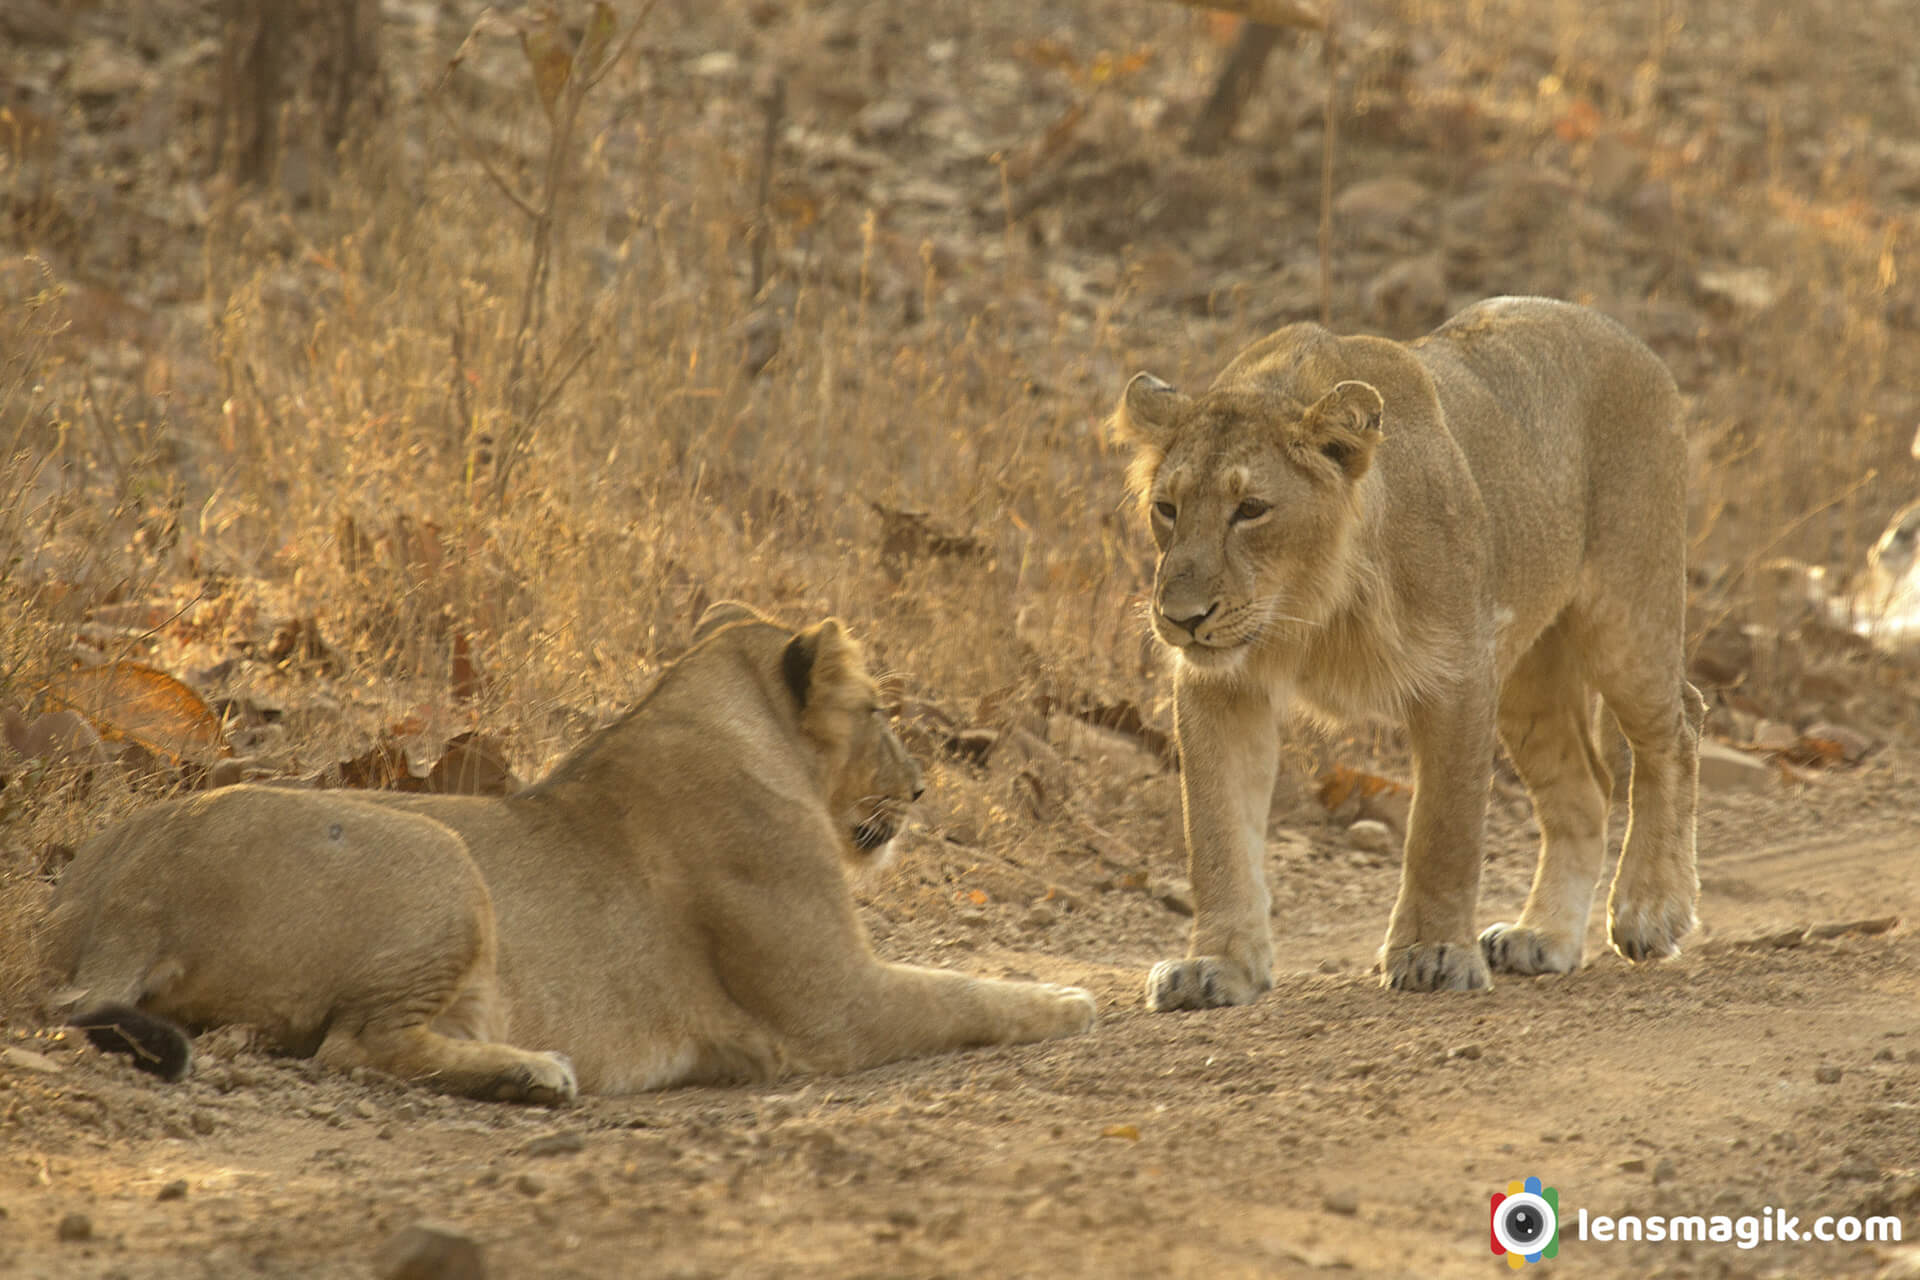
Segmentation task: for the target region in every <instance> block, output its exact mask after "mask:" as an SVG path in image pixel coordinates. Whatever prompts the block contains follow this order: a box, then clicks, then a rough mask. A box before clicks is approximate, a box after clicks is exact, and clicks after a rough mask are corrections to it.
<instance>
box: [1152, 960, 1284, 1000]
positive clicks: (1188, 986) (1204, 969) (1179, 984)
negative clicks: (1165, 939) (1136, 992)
mask: <svg viewBox="0 0 1920 1280" xmlns="http://www.w3.org/2000/svg"><path fill="white" fill-rule="evenodd" d="M1272 986H1273V978H1272V976H1271V975H1270V974H1266V973H1262V974H1258V975H1255V974H1250V973H1248V972H1247V970H1246V967H1245V966H1243V965H1240V964H1237V963H1235V962H1234V961H1232V960H1229V959H1227V958H1226V957H1225V956H1189V957H1188V958H1187V959H1185V960H1162V961H1161V962H1160V963H1159V964H1157V965H1155V966H1153V969H1152V971H1151V972H1149V973H1148V974H1147V1008H1149V1009H1153V1010H1155V1011H1157V1012H1161V1013H1164V1012H1166V1011H1168V1010H1171V1009H1218V1008H1220V1007H1221V1006H1223V1005H1230V1004H1251V1003H1253V1001H1254V1000H1256V999H1258V998H1259V996H1260V993H1261V992H1263V991H1266V990H1267V989H1269V988H1270V987H1272Z"/></svg>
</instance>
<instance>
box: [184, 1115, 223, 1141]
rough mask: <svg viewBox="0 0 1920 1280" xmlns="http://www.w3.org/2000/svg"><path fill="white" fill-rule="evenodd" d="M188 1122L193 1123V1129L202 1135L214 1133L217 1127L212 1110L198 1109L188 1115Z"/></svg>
mask: <svg viewBox="0 0 1920 1280" xmlns="http://www.w3.org/2000/svg"><path fill="white" fill-rule="evenodd" d="M187 1123H189V1124H191V1125H192V1126H193V1131H194V1132H195V1133H197V1134H199V1135H201V1136H202V1137H205V1136H206V1135H207V1134H209V1133H212V1132H213V1131H214V1128H215V1127H216V1126H215V1122H214V1119H213V1113H212V1112H211V1111H196V1112H194V1113H193V1115H192V1116H190V1117H188V1120H187Z"/></svg>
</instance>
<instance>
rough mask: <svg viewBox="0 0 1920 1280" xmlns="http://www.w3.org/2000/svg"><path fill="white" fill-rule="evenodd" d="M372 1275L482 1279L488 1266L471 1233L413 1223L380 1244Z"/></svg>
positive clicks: (409, 1279) (399, 1279)
mask: <svg viewBox="0 0 1920 1280" xmlns="http://www.w3.org/2000/svg"><path fill="white" fill-rule="evenodd" d="M373 1274H374V1275H376V1276H378V1277H379V1278H380V1280H485V1277H486V1274H487V1265H486V1257H485V1254H484V1253H483V1252H482V1251H481V1248H480V1242H479V1241H477V1240H475V1239H474V1238H473V1237H472V1236H470V1235H466V1234H465V1233H463V1232H460V1231H455V1230H454V1229H453V1228H452V1227H445V1226H440V1225H438V1224H435V1223H428V1222H416V1223H414V1224H413V1225H412V1226H410V1227H407V1228H405V1229H404V1230H402V1231H400V1232H399V1233H397V1234H396V1235H394V1236H392V1237H390V1238H389V1239H388V1240H387V1242H386V1243H385V1244H383V1245H381V1246H380V1252H379V1253H377V1254H375V1255H374V1258H373Z"/></svg>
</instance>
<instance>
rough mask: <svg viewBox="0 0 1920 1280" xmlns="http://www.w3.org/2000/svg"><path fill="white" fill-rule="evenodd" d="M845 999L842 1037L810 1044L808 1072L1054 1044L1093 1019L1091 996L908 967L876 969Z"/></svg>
mask: <svg viewBox="0 0 1920 1280" xmlns="http://www.w3.org/2000/svg"><path fill="white" fill-rule="evenodd" d="M847 994H848V995H849V996H851V997H853V998H851V999H849V1000H848V1001H847V1003H846V1004H845V1005H844V1006H842V1013H843V1016H844V1018H845V1020H846V1024H847V1025H846V1026H845V1028H844V1031H843V1033H842V1034H840V1035H832V1036H829V1037H827V1038H826V1039H825V1041H823V1042H817V1043H812V1044H807V1045H806V1046H805V1048H804V1049H803V1056H805V1057H807V1058H809V1059H811V1062H810V1064H809V1065H813V1066H819V1067H826V1068H828V1069H839V1070H861V1069H863V1068H866V1067H873V1066H878V1065H880V1064H881V1063H884V1062H894V1061H897V1060H899V1059H901V1058H916V1057H921V1056H924V1055H926V1054H932V1053H948V1052H951V1051H953V1050H955V1049H965V1048H970V1047H973V1046H976V1045H987V1044H1030V1043H1032V1042H1034V1041H1037V1040H1053V1039H1057V1038H1059V1037H1062V1036H1074V1035H1079V1034H1080V1033H1082V1032H1084V1031H1086V1030H1088V1029H1089V1028H1091V1027H1092V1026H1093V1022H1094V1016H1095V1012H1096V1007H1095V1003H1094V998H1093V996H1092V994H1091V993H1090V992H1087V991H1083V990H1081V989H1080V988H1078V987H1063V986H1056V985H1054V984H1053V983H1050V982H1013V981H1006V980H1002V979H998V978H975V977H970V976H969V975H967V974H964V973H954V972H951V971H949V970H946V969H928V968H923V967H921V966H919V965H910V964H878V965H875V966H874V967H873V969H872V970H871V971H870V972H869V973H868V974H867V975H866V978H865V980H864V981H860V982H856V983H852V984H849V986H848V988H847ZM836 1042H837V1043H836Z"/></svg>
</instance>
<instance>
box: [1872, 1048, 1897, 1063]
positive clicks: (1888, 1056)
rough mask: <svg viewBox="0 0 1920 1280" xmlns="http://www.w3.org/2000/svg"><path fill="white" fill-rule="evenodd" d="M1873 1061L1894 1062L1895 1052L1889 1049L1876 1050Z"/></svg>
mask: <svg viewBox="0 0 1920 1280" xmlns="http://www.w3.org/2000/svg"><path fill="white" fill-rule="evenodd" d="M1873 1060H1874V1061H1875V1062H1892V1061H1893V1050H1891V1049H1887V1048H1882V1049H1879V1050H1876V1051H1875V1052H1874V1055H1873Z"/></svg>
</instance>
